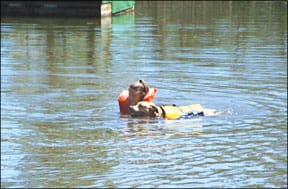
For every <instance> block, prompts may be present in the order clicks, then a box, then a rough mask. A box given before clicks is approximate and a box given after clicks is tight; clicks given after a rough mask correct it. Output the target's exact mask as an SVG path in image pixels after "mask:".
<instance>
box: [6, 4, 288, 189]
mask: <svg viewBox="0 0 288 189" xmlns="http://www.w3.org/2000/svg"><path fill="white" fill-rule="evenodd" d="M286 7H287V2H284V1H282V2H266V1H265V2H260V1H257V2H253V1H249V2H242V1H236V2H211V1H209V2H202V1H199V2H198V1H197V2H195V1H193V2H192V1H191V2H190V1H185V2H182V3H181V2H166V3H164V2H162V1H161V2H144V1H139V2H138V1H137V3H136V10H135V13H134V14H128V15H123V16H119V17H113V18H112V19H111V20H109V19H108V20H107V19H106V20H100V19H73V18H70V19H61V18H59V19H56V18H53V19H49V18H6V17H4V18H1V187H27V188H29V187H141V188H143V187H286V186H287V24H286V23H287V8H286ZM110 22H111V23H110ZM137 79H144V80H145V81H146V82H147V83H148V85H149V86H150V87H157V88H158V92H157V95H156V98H155V101H154V102H155V103H156V104H170V103H171V104H178V105H188V104H192V103H200V104H202V106H203V107H206V108H214V109H217V110H220V111H222V112H223V114H222V115H220V116H217V117H203V118H201V119H199V118H197V119H185V120H164V119H160V120H146V119H128V118H121V117H120V116H119V110H118V103H117V96H118V94H119V93H120V92H121V91H122V89H127V87H128V85H129V84H130V83H132V82H134V81H136V80H137Z"/></svg>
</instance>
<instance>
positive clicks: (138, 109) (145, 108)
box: [128, 101, 163, 118]
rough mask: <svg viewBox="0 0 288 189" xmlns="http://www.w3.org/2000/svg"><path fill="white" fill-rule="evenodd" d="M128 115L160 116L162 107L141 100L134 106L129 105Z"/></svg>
mask: <svg viewBox="0 0 288 189" xmlns="http://www.w3.org/2000/svg"><path fill="white" fill-rule="evenodd" d="M128 112H129V115H131V116H132V117H151V118H155V117H157V118H158V117H161V116H162V114H163V112H162V109H161V108H160V107H159V106H157V105H155V104H154V103H153V102H146V101H141V102H138V103H137V104H136V105H134V106H129V111H128Z"/></svg>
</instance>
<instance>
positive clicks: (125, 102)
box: [118, 79, 157, 115]
mask: <svg viewBox="0 0 288 189" xmlns="http://www.w3.org/2000/svg"><path fill="white" fill-rule="evenodd" d="M156 92H157V88H155V87H154V88H149V87H148V85H147V84H146V82H145V81H144V80H143V79H140V80H138V81H136V82H134V83H132V84H131V85H130V86H129V89H128V91H127V90H123V91H122V92H121V93H120V95H119V96H118V103H119V109H120V114H121V115H128V113H129V112H128V111H129V106H133V105H136V104H137V103H138V102H140V101H147V102H152V101H153V99H154V97H155V95H156Z"/></svg>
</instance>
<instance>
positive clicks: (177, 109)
mask: <svg viewBox="0 0 288 189" xmlns="http://www.w3.org/2000/svg"><path fill="white" fill-rule="evenodd" d="M128 114H129V115H130V116H131V117H149V118H167V119H180V118H185V117H195V116H216V115H219V114H220V112H217V111H216V110H214V109H204V108H203V107H202V106H201V105H200V104H192V105H189V106H176V105H163V106H157V105H155V104H154V103H153V102H145V101H140V102H138V103H137V104H136V105H131V106H129V110H128Z"/></svg>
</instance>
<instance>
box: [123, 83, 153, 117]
mask: <svg viewBox="0 0 288 189" xmlns="http://www.w3.org/2000/svg"><path fill="white" fill-rule="evenodd" d="M156 92H157V88H155V87H154V88H150V89H149V92H148V93H147V94H146V95H145V96H144V98H143V101H148V102H152V100H153V99H154V97H155V95H156ZM118 103H119V109H120V113H121V114H126V115H127V114H128V108H129V106H130V104H129V92H128V91H122V92H121V93H120V95H119V96H118Z"/></svg>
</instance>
